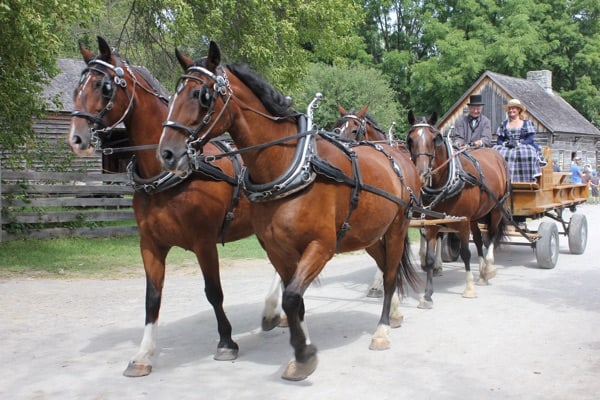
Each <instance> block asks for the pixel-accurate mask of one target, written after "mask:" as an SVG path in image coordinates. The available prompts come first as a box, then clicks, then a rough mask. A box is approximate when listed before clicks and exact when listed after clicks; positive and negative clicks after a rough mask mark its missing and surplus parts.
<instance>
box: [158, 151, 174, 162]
mask: <svg viewBox="0 0 600 400" xmlns="http://www.w3.org/2000/svg"><path fill="white" fill-rule="evenodd" d="M160 156H161V157H162V159H163V160H165V161H171V160H172V159H173V152H172V151H171V150H163V151H162V152H161V153H160Z"/></svg>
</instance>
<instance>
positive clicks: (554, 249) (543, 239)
mask: <svg viewBox="0 0 600 400" xmlns="http://www.w3.org/2000/svg"><path fill="white" fill-rule="evenodd" d="M538 234H539V235H540V238H539V239H538V241H537V242H536V244H535V256H536V258H537V265H538V267H540V268H544V269H552V268H554V267H556V262H557V261H558V254H559V253H558V248H559V247H558V246H559V244H558V228H557V227H556V224H555V223H554V222H549V221H544V222H542V223H541V224H540V227H539V228H538Z"/></svg>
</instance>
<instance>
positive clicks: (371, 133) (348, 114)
mask: <svg viewBox="0 0 600 400" xmlns="http://www.w3.org/2000/svg"><path fill="white" fill-rule="evenodd" d="M337 108H338V112H339V113H340V117H339V118H338V120H337V121H336V122H335V123H334V124H333V126H332V130H333V131H334V132H335V133H336V134H338V135H339V136H340V137H341V138H344V139H349V140H356V141H365V140H366V141H370V142H377V143H388V144H390V145H392V146H393V147H395V149H396V150H397V151H398V153H399V155H400V156H402V157H406V158H407V159H409V160H410V153H409V152H408V149H407V148H406V144H405V143H404V142H400V141H398V140H396V139H395V138H393V135H392V132H391V130H390V131H389V132H388V133H386V132H385V131H384V130H383V129H381V128H380V127H379V125H378V124H377V122H376V121H375V120H374V119H373V117H372V116H371V115H370V114H368V110H369V105H365V106H363V107H362V108H360V109H357V110H350V111H347V110H346V109H345V108H344V107H343V106H342V105H341V104H340V105H338V107H337ZM441 248H442V246H441V235H440V236H438V245H437V246H436V258H435V260H436V261H435V265H434V276H436V275H441V271H442V255H441ZM426 250H427V243H426V242H425V237H424V236H423V235H421V243H420V250H419V256H420V259H421V268H422V269H423V270H424V271H426V268H425V265H426V263H425V256H426ZM382 285H383V277H382V275H381V271H380V270H379V269H378V270H376V271H375V276H374V278H373V283H372V284H371V285H370V286H369V290H368V292H367V297H382V296H383V286H382Z"/></svg>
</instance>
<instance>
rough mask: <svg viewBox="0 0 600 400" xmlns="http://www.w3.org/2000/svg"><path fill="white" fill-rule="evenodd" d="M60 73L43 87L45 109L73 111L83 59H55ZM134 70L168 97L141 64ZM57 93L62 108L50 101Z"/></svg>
mask: <svg viewBox="0 0 600 400" xmlns="http://www.w3.org/2000/svg"><path fill="white" fill-rule="evenodd" d="M56 63H57V65H58V68H59V69H60V73H59V74H58V75H56V76H55V77H54V78H53V79H52V81H51V82H50V84H49V85H48V86H46V87H45V88H44V98H45V99H46V100H47V102H46V104H47V107H48V108H47V110H48V111H53V112H68V113H70V112H71V111H73V90H75V88H76V87H77V83H78V82H79V78H80V77H81V72H82V71H83V70H84V68H85V67H86V65H85V62H83V60H74V59H70V58H59V59H57V60H56ZM133 67H134V68H135V70H136V71H137V72H139V73H141V74H142V75H143V76H144V78H145V79H146V80H147V81H148V82H149V83H150V85H151V86H152V87H153V88H154V89H155V90H156V91H157V92H158V93H160V94H161V95H162V96H164V97H169V94H168V92H167V91H166V90H165V88H164V87H163V86H162V84H161V83H160V82H159V81H158V80H157V79H156V78H154V76H152V74H150V72H149V71H148V70H147V69H146V68H144V67H141V66H133ZM57 95H58V99H59V101H60V102H61V103H62V108H60V109H57V108H56V106H55V105H54V104H53V103H52V101H51V99H54V98H55V96H57Z"/></svg>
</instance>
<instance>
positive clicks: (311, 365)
mask: <svg viewBox="0 0 600 400" xmlns="http://www.w3.org/2000/svg"><path fill="white" fill-rule="evenodd" d="M317 364H318V361H317V356H316V355H313V356H311V357H309V359H308V360H306V362H303V363H301V362H298V361H296V360H292V361H290V362H289V364H288V365H287V367H286V368H285V371H283V374H282V375H281V377H282V378H283V379H285V380H288V381H302V380H304V379H306V378H308V376H309V375H310V374H312V373H313V372H315V369H317Z"/></svg>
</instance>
